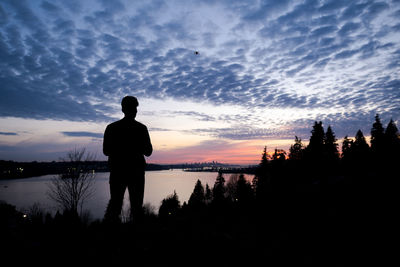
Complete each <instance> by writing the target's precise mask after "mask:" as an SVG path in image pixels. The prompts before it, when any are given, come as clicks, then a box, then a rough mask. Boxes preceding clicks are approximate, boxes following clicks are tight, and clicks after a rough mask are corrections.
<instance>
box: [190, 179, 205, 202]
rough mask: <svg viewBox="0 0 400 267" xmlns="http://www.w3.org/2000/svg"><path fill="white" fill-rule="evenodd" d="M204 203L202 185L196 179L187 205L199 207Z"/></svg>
mask: <svg viewBox="0 0 400 267" xmlns="http://www.w3.org/2000/svg"><path fill="white" fill-rule="evenodd" d="M204 205H205V195H204V187H203V185H202V184H201V181H200V180H197V182H196V185H195V186H194V189H193V192H192V194H191V195H190V198H189V201H188V207H190V208H193V209H199V208H201V207H203V206H204Z"/></svg>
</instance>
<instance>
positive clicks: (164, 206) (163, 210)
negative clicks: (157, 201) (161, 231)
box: [158, 190, 181, 218]
mask: <svg viewBox="0 0 400 267" xmlns="http://www.w3.org/2000/svg"><path fill="white" fill-rule="evenodd" d="M180 208H181V205H180V201H179V198H178V195H177V194H176V192H175V190H174V193H173V194H172V195H169V196H167V197H166V198H164V199H163V200H162V202H161V206H160V208H159V210H158V216H160V217H162V218H165V217H168V216H173V215H176V214H177V213H178V211H179V210H180Z"/></svg>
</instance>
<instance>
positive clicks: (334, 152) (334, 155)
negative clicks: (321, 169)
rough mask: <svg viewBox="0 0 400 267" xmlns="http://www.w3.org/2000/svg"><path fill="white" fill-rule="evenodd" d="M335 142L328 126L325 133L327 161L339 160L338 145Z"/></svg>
mask: <svg viewBox="0 0 400 267" xmlns="http://www.w3.org/2000/svg"><path fill="white" fill-rule="evenodd" d="M336 141H337V139H336V137H335V134H334V133H333V131H332V128H331V126H328V129H327V130H326V133H325V156H326V159H327V160H328V161H336V160H338V159H339V151H338V144H337V143H336Z"/></svg>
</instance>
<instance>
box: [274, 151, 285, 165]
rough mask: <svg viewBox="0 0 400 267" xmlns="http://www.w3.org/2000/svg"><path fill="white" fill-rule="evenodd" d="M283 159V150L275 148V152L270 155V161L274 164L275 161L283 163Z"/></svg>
mask: <svg viewBox="0 0 400 267" xmlns="http://www.w3.org/2000/svg"><path fill="white" fill-rule="evenodd" d="M285 159H286V152H285V150H283V149H278V148H275V152H274V154H273V155H272V160H273V161H275V162H276V161H285Z"/></svg>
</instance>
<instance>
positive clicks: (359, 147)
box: [351, 130, 370, 163]
mask: <svg viewBox="0 0 400 267" xmlns="http://www.w3.org/2000/svg"><path fill="white" fill-rule="evenodd" d="M351 155H352V156H351V158H352V159H353V160H355V161H356V162H358V163H367V160H369V157H370V147H369V146H368V144H367V141H366V140H365V137H364V134H363V133H362V131H361V130H358V131H357V134H356V136H355V139H354V142H353V144H352V145H351Z"/></svg>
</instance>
